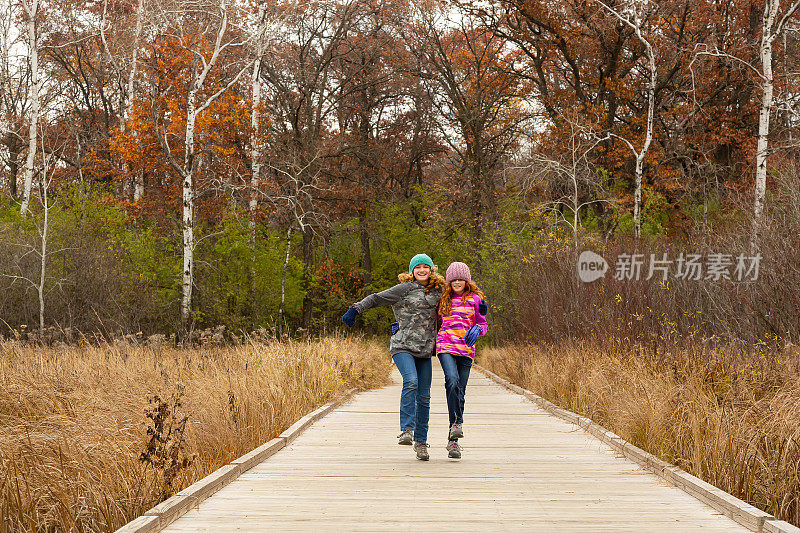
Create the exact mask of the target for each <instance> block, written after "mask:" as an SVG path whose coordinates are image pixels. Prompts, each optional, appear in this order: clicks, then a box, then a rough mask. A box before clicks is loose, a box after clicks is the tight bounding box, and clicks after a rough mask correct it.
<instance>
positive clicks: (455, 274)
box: [445, 262, 472, 283]
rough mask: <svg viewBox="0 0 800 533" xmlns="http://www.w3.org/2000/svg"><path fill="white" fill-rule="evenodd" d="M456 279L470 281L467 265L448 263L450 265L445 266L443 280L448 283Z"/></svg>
mask: <svg viewBox="0 0 800 533" xmlns="http://www.w3.org/2000/svg"><path fill="white" fill-rule="evenodd" d="M456 279H463V280H464V281H472V276H470V274H469V267H468V266H467V265H465V264H464V263H459V262H455V263H450V266H449V267H447V274H446V275H445V280H446V281H447V283H450V282H451V281H453V280H456Z"/></svg>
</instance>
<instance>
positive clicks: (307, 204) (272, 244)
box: [0, 0, 800, 350]
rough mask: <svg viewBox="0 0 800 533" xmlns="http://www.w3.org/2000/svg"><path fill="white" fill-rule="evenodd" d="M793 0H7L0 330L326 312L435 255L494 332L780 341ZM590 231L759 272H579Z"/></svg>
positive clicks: (788, 202)
mask: <svg viewBox="0 0 800 533" xmlns="http://www.w3.org/2000/svg"><path fill="white" fill-rule="evenodd" d="M797 9H798V3H797V2H789V1H786V0H783V1H779V0H725V1H716V0H658V1H650V2H631V1H628V0H616V1H611V0H609V1H608V2H603V1H600V0H589V1H584V0H558V1H556V2H552V1H548V2H544V1H537V0H524V1H523V0H498V1H495V2H491V3H459V2H433V1H432V2H423V3H416V2H415V3H413V4H412V3H410V2H405V1H402V0H396V1H395V0H390V1H381V2H378V1H369V0H353V1H349V2H342V1H311V2H293V3H280V2H270V3H264V4H257V3H255V2H233V1H229V0H217V1H206V0H191V1H188V0H157V1H150V2H144V1H142V0H138V1H137V0H102V1H101V0H92V1H86V0H70V1H68V2H63V1H62V2H50V1H48V0H14V1H11V2H5V3H4V4H3V8H2V12H0V23H2V31H0V35H2V38H3V40H2V43H0V53H2V57H0V62H2V64H1V65H0V84H1V86H2V93H0V126H2V131H1V132H0V187H1V188H2V193H1V194H0V318H2V321H0V333H2V334H4V335H6V336H14V335H19V334H21V333H24V332H25V331H32V330H36V329H39V328H46V327H51V328H55V329H57V330H59V331H64V330H69V331H80V332H82V333H83V334H86V335H100V336H104V337H107V338H108V337H113V336H117V335H122V334H137V333H140V334H142V335H145V336H147V335H152V334H155V333H162V334H171V333H175V334H177V335H178V338H180V336H181V334H182V333H184V332H186V331H189V330H198V329H202V328H207V327H215V326H219V325H225V326H226V328H227V331H228V332H229V334H230V333H233V334H235V335H241V334H242V333H245V332H252V331H254V330H259V329H260V328H263V330H264V331H266V332H268V333H269V334H272V335H276V336H277V335H291V336H296V335H307V334H324V333H326V332H330V331H332V330H334V329H337V328H339V327H340V321H339V318H340V316H341V314H342V312H343V311H344V310H345V309H346V307H347V306H348V305H349V304H350V303H352V302H353V301H354V300H356V299H359V298H361V297H363V295H365V294H367V293H370V292H374V291H377V290H382V289H384V288H388V287H389V286H391V285H392V284H393V283H395V282H396V275H397V274H398V273H399V272H402V271H404V270H406V268H407V264H408V260H409V258H410V257H411V256H412V255H414V254H416V253H420V252H425V253H428V254H430V255H431V256H432V257H433V259H434V261H435V262H436V263H437V264H438V265H439V267H440V269H441V270H442V271H443V270H444V269H445V268H446V267H447V265H448V264H449V263H450V262H451V261H454V260H459V261H464V262H466V263H468V264H469V265H470V266H471V267H472V269H473V276H474V278H475V279H476V281H477V282H478V283H479V284H480V286H481V287H482V288H483V289H484V290H485V292H486V293H487V300H488V301H489V303H490V305H491V315H492V328H491V333H490V335H491V336H492V338H494V339H517V340H520V339H521V340H536V341H540V342H548V341H557V340H560V339H565V338H566V339H586V338H604V339H613V340H614V342H618V343H623V344H632V343H641V342H645V343H648V345H649V346H651V348H652V349H654V350H656V349H657V347H658V346H666V345H674V344H677V343H684V342H688V343H692V342H695V341H697V340H701V341H703V342H707V341H709V340H710V341H711V342H715V341H717V340H722V341H724V342H726V343H731V342H733V343H738V344H739V345H741V346H742V347H743V348H746V349H761V348H760V347H762V346H774V345H775V344H776V343H777V344H781V345H785V344H786V343H790V342H797V336H798V332H799V331H800V329H798V317H800V307H799V306H800V303H798V302H800V298H798V296H800V289H798V287H800V268H799V267H798V265H800V251H798V234H800V207H799V206H800V176H798V154H799V153H798V134H800V132H799V131H798V125H800V122H799V121H798V119H800V115H799V114H798V113H800V98H799V97H798V83H799V82H800V54H798V37H799V36H800V33H798V29H799V28H800V26H798V13H797ZM584 249H592V250H595V251H597V252H598V253H600V254H601V255H603V256H604V257H606V258H608V259H611V258H613V257H614V256H618V255H619V254H621V253H634V252H637V253H643V254H645V255H644V257H645V258H647V257H649V254H651V253H653V254H656V255H657V256H658V257H661V254H663V253H668V254H669V255H670V257H671V258H675V257H677V256H678V255H679V254H680V253H686V254H688V253H697V254H701V255H703V256H704V257H705V256H707V255H708V254H711V253H722V254H729V255H730V256H731V257H733V258H735V257H737V255H739V254H745V253H746V254H747V255H748V256H750V257H753V256H755V255H756V254H759V255H760V257H761V262H760V273H759V277H758V279H755V280H751V281H748V282H737V280H734V279H730V280H729V279H724V278H722V279H714V278H709V277H706V276H701V277H700V279H698V280H692V279H677V278H675V276H674V275H673V274H672V273H670V276H669V279H661V278H659V277H658V276H655V277H652V278H651V279H649V280H646V279H644V276H643V278H642V279H641V280H640V281H634V280H624V279H623V280H615V279H614V278H613V277H612V276H611V274H610V273H609V274H608V275H607V276H606V278H605V279H604V280H603V281H598V282H594V283H591V284H590V283H582V282H581V281H580V280H579V279H578V278H577V276H576V270H575V267H576V261H577V257H578V254H579V253H580V251H582V250H584ZM363 318H364V322H363V324H362V326H360V327H362V328H364V329H365V330H366V331H368V332H373V333H380V334H383V333H385V332H386V331H387V329H388V324H389V322H391V312H390V310H386V309H385V310H381V311H378V312H373V313H369V314H367V315H365V316H364V317H363Z"/></svg>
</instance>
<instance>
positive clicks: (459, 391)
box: [439, 353, 472, 426]
mask: <svg viewBox="0 0 800 533" xmlns="http://www.w3.org/2000/svg"><path fill="white" fill-rule="evenodd" d="M439 362H440V363H441V364H442V370H443V371H444V391H445V396H446V397H447V413H448V414H449V415H450V425H451V426H452V425H453V424H463V423H464V394H465V393H466V391H467V380H469V370H470V369H471V368H472V358H471V357H465V356H462V355H453V354H449V353H440V354H439Z"/></svg>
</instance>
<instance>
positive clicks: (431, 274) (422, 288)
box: [342, 254, 445, 461]
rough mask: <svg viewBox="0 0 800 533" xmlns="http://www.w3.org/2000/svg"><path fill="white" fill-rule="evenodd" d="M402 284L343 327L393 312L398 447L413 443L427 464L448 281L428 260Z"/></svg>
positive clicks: (360, 307)
mask: <svg viewBox="0 0 800 533" xmlns="http://www.w3.org/2000/svg"><path fill="white" fill-rule="evenodd" d="M397 278H398V280H399V281H400V283H398V284H397V285H395V286H394V287H392V288H390V289H386V290H385V291H381V292H377V293H374V294H370V295H369V296H367V297H366V298H364V299H363V300H361V301H360V302H356V303H354V304H353V305H352V307H350V309H348V310H347V312H346V313H345V314H344V316H343V317H342V321H343V322H344V323H345V324H347V325H348V326H350V327H352V326H353V325H354V324H355V322H356V317H357V316H358V315H359V314H360V313H363V312H364V311H366V310H367V309H370V308H372V307H380V306H385V305H391V306H392V310H393V311H394V316H395V320H397V322H398V323H399V326H400V328H399V330H398V331H397V333H395V334H394V335H392V338H391V341H390V344H389V351H390V353H391V354H392V359H393V360H394V363H395V365H397V369H398V370H399V371H400V374H401V375H402V376H403V391H402V393H401V395H400V435H398V444H412V441H413V444H414V451H415V452H416V454H417V459H420V460H423V461H427V460H428V459H429V455H428V420H429V418H430V405H431V357H432V356H433V354H434V349H435V344H436V331H437V329H436V319H437V314H436V309H437V307H438V305H439V299H440V298H441V296H442V289H444V286H445V281H444V278H443V277H442V276H441V275H440V274H438V273H437V272H436V265H434V264H433V261H432V260H431V258H430V257H429V256H428V255H426V254H417V255H415V256H414V257H412V258H411V261H410V262H409V264H408V272H403V273H401V274H399V275H398V276H397Z"/></svg>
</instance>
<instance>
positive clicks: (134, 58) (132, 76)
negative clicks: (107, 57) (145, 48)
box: [122, 0, 144, 202]
mask: <svg viewBox="0 0 800 533" xmlns="http://www.w3.org/2000/svg"><path fill="white" fill-rule="evenodd" d="M143 13H144V0H139V4H138V6H137V7H136V34H135V36H134V39H133V53H132V55H131V71H130V73H129V74H128V86H127V88H126V90H125V100H126V102H125V108H124V109H123V113H122V131H123V132H124V131H125V125H126V123H127V122H128V120H129V119H130V115H131V105H132V104H133V100H134V98H135V96H136V95H135V93H134V91H135V88H134V81H135V80H136V70H137V67H138V60H139V41H140V39H141V36H142V25H143V20H142V19H143ZM143 196H144V173H143V171H142V170H141V169H138V170H137V171H136V174H135V175H134V177H133V201H134V202H138V201H139V200H141V199H142V197H143Z"/></svg>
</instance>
